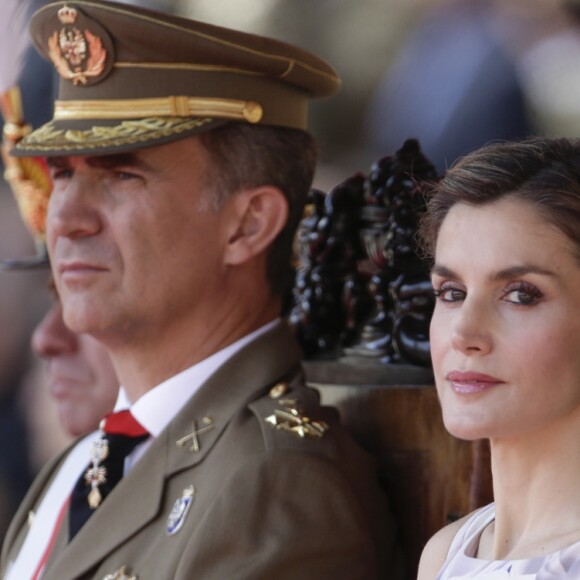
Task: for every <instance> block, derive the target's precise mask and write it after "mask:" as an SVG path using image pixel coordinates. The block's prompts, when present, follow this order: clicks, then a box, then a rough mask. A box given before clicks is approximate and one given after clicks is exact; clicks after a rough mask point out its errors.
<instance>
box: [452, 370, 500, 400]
mask: <svg viewBox="0 0 580 580" xmlns="http://www.w3.org/2000/svg"><path fill="white" fill-rule="evenodd" d="M445 378H446V379H447V380H448V381H449V383H450V384H451V387H452V389H453V390H454V391H455V392H456V393H458V394H460V395H469V394H472V393H481V392H482V391H486V390H488V389H491V388H492V387H497V386H498V385H501V384H503V383H504V381H502V380H501V379H498V378H496V377H492V376H491V375H486V374H483V373H476V372H464V371H451V372H450V373H448V374H447V376H446V377H445Z"/></svg>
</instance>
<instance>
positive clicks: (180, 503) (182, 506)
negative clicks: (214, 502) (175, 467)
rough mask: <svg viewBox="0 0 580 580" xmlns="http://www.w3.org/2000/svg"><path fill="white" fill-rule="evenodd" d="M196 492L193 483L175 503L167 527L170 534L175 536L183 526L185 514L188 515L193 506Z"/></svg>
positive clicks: (166, 529)
mask: <svg viewBox="0 0 580 580" xmlns="http://www.w3.org/2000/svg"><path fill="white" fill-rule="evenodd" d="M194 493H195V490H194V488H193V485H190V486H189V487H186V488H185V489H184V490H183V495H182V496H181V497H180V498H179V499H178V500H176V501H175V503H174V504H173V507H172V508H171V513H170V514H169V517H168V518H167V527H166V528H165V531H166V532H167V535H168V536H173V535H174V534H176V533H177V532H178V531H179V530H180V529H181V527H182V526H183V522H184V521H185V516H186V515H187V512H188V511H189V508H190V506H191V502H192V501H193V494H194Z"/></svg>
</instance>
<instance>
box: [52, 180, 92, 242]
mask: <svg viewBox="0 0 580 580" xmlns="http://www.w3.org/2000/svg"><path fill="white" fill-rule="evenodd" d="M93 196H94V191H93V185H92V182H91V179H90V178H87V177H83V176H77V175H75V176H74V177H72V178H70V179H69V180H67V181H66V183H65V184H60V183H58V182H57V183H55V186H54V189H53V192H52V194H51V197H50V200H49V204H48V213H47V222H46V228H47V236H48V238H49V239H56V238H59V237H67V238H73V239H74V238H80V237H86V236H91V235H94V234H96V233H98V232H99V231H100V229H101V221H100V219H99V214H98V212H97V211H96V209H95V206H94V203H93Z"/></svg>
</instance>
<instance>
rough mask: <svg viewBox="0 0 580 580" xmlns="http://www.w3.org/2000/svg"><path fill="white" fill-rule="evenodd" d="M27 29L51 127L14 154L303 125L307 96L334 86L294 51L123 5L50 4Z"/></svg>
mask: <svg viewBox="0 0 580 580" xmlns="http://www.w3.org/2000/svg"><path fill="white" fill-rule="evenodd" d="M30 31H31V35H32V39H33V41H34V44H35V46H36V48H37V49H38V50H39V52H40V53H41V54H42V55H43V56H44V57H46V58H47V59H50V60H51V61H52V63H53V64H54V66H55V68H56V70H57V72H58V74H59V76H60V79H59V89H58V97H57V100H56V102H55V108H54V117H53V119H52V121H50V122H49V123H47V124H46V125H44V126H42V127H40V128H39V129H37V130H36V131H33V132H32V133H30V134H29V135H28V136H26V137H25V138H24V139H22V140H21V141H20V142H19V143H18V145H17V146H16V148H15V150H14V152H13V153H14V154H16V155H19V156H30V155H42V156H54V155H84V154H91V155H99V154H109V153H117V152H123V151H130V150H133V149H138V148H142V147H147V146H151V145H158V144H161V143H166V142H169V141H174V140H176V139H181V138H183V137H186V136H187V135H191V134H193V133H197V132H200V131H205V130H208V129H211V128H213V127H216V126H217V125H220V124H222V123H225V122H227V121H231V120H235V121H241V122H246V123H251V124H259V125H273V126H279V127H290V128H296V129H306V126H307V106H308V101H309V99H310V98H313V97H325V96H329V95H331V94H333V93H334V92H336V90H337V89H338V87H339V84H340V80H339V78H338V77H337V75H336V73H335V71H334V70H333V69H332V67H331V66H330V65H328V64H327V63H326V62H325V61H323V60H322V59H320V58H318V57H316V56H314V55H312V54H310V53H309V52H307V51H304V50H302V49H300V48H297V47H295V46H292V45H289V44H286V43H283V42H279V41H276V40H272V39H269V38H264V37H260V36H256V35H253V34H247V33H243V32H239V31H235V30H230V29H226V28H222V27H218V26H213V25H209V24H206V23H202V22H197V21H193V20H189V19H185V18H180V17H177V16H172V15H168V14H163V13H159V12H155V11H152V10H147V9H144V8H140V7H135V6H130V5H125V4H117V3H112V2H102V1H99V0H70V1H67V2H54V3H50V4H47V5H45V6H44V7H42V8H41V9H40V10H38V11H37V12H36V13H35V14H34V15H33V16H32V20H31V24H30Z"/></svg>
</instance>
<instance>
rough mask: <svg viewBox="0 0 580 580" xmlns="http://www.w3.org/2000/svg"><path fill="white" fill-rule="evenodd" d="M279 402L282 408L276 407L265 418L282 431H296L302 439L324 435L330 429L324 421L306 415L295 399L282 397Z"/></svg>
mask: <svg viewBox="0 0 580 580" xmlns="http://www.w3.org/2000/svg"><path fill="white" fill-rule="evenodd" d="M278 403H279V404H280V405H281V406H282V408H281V409H275V410H274V413H273V414H272V415H269V416H268V417H266V418H265V419H264V421H265V422H266V423H268V424H269V425H271V426H272V427H274V428H275V429H278V430H280V431H287V432H289V433H294V434H295V435H297V436H298V437H300V438H301V439H305V438H306V437H323V436H324V434H325V433H326V432H327V431H328V430H329V428H330V427H329V426H328V424H327V423H326V422H324V421H313V420H312V419H310V417H307V416H306V415H304V413H303V411H302V410H301V409H299V408H298V407H297V406H296V404H297V403H296V400H295V399H281V400H280V401H278Z"/></svg>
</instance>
